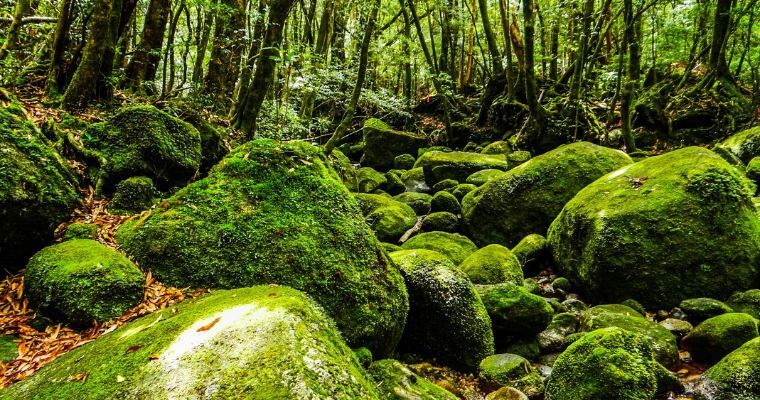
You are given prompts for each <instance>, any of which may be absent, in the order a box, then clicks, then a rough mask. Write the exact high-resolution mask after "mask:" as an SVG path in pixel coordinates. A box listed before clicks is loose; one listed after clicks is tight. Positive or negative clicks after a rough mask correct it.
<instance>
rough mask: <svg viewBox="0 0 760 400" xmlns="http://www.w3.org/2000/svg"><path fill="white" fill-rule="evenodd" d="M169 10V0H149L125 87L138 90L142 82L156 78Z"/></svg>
mask: <svg viewBox="0 0 760 400" xmlns="http://www.w3.org/2000/svg"><path fill="white" fill-rule="evenodd" d="M170 10H171V0H151V1H150V5H149V6H148V13H147V14H146V16H145V24H144V25H143V31H142V40H141V41H140V44H139V45H138V47H137V49H136V51H135V54H134V56H133V57H132V60H131V61H130V62H129V66H128V67H127V73H126V87H128V88H130V89H132V90H134V91H139V90H141V89H142V86H143V82H152V81H153V80H154V79H155V78H156V71H157V70H158V63H159V61H160V60H161V47H162V45H163V43H164V32H165V31H166V23H167V21H168V19H169V11H170Z"/></svg>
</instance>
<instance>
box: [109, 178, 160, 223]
mask: <svg viewBox="0 0 760 400" xmlns="http://www.w3.org/2000/svg"><path fill="white" fill-rule="evenodd" d="M157 194H158V192H157V191H156V188H155V186H153V181H152V180H151V179H150V178H148V177H147V176H134V177H131V178H127V179H125V180H123V181H121V182H119V183H118V184H116V191H115V193H114V195H113V199H111V202H110V203H108V210H109V211H110V212H112V213H114V214H116V213H123V214H133V213H137V212H140V211H143V210H147V209H149V208H150V207H151V206H152V205H153V201H154V198H155V197H156V195H157Z"/></svg>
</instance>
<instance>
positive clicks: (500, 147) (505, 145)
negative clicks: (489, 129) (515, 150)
mask: <svg viewBox="0 0 760 400" xmlns="http://www.w3.org/2000/svg"><path fill="white" fill-rule="evenodd" d="M511 152H512V145H511V144H510V143H509V142H505V141H503V140H499V141H496V142H493V143H490V144H489V145H488V146H486V147H484V148H483V150H481V153H483V154H504V155H507V154H509V153H511Z"/></svg>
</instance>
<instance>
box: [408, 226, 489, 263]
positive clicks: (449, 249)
mask: <svg viewBox="0 0 760 400" xmlns="http://www.w3.org/2000/svg"><path fill="white" fill-rule="evenodd" d="M401 248H402V249H404V250H412V249H426V250H433V251H437V252H439V253H441V254H443V255H445V256H446V257H448V258H449V259H450V260H451V261H453V262H454V265H459V264H461V263H462V261H464V260H465V259H466V258H467V257H469V256H470V255H471V254H472V253H474V252H475V251H476V250H478V247H477V246H475V244H474V243H472V241H471V240H470V239H468V238H467V236H463V235H460V234H458V233H448V232H425V233H420V234H418V235H416V236H413V237H412V238H411V239H409V240H407V241H406V242H404V244H402V245H401Z"/></svg>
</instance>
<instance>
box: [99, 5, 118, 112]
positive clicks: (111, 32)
mask: <svg viewBox="0 0 760 400" xmlns="http://www.w3.org/2000/svg"><path fill="white" fill-rule="evenodd" d="M112 7H113V8H112V9H111V21H110V22H109V23H108V32H107V37H106V39H105V40H106V46H105V50H104V52H103V61H102V62H101V64H100V73H99V74H98V81H97V86H98V87H97V95H98V98H101V99H110V98H111V96H112V95H113V84H114V83H113V82H111V76H112V75H113V67H114V60H115V59H116V43H117V42H118V41H119V35H120V33H121V29H122V28H121V20H122V11H123V1H122V0H113V4H112Z"/></svg>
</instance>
